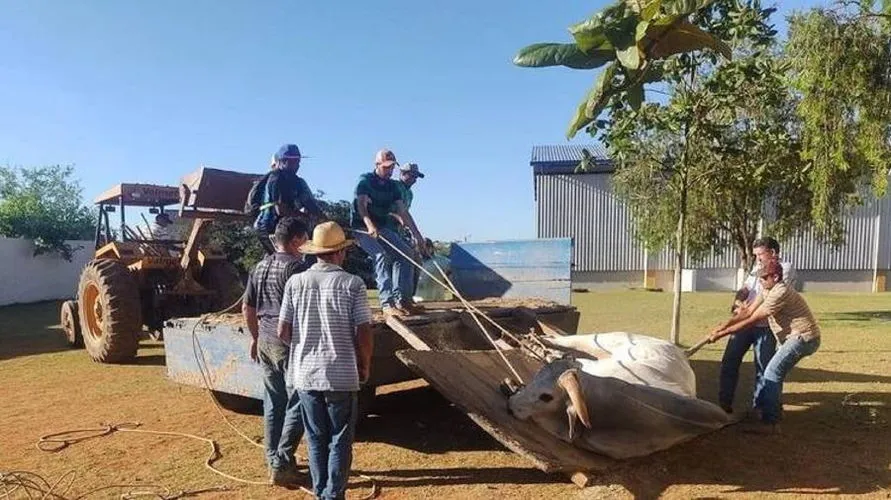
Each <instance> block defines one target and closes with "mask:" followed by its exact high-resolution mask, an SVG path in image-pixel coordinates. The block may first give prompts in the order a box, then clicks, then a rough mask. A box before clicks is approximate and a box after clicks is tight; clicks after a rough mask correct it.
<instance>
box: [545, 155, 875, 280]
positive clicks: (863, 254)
mask: <svg viewBox="0 0 891 500" xmlns="http://www.w3.org/2000/svg"><path fill="white" fill-rule="evenodd" d="M583 150H587V151H588V152H589V153H590V155H591V156H592V157H593V164H594V169H593V171H591V172H586V173H576V172H575V170H576V167H577V166H578V164H579V162H580V161H581V160H582V157H583V153H582V152H583ZM529 164H530V166H531V167H532V174H533V179H534V189H535V219H536V235H537V237H538V238H565V237H571V238H573V243H574V245H573V256H572V262H573V273H572V280H573V283H574V286H577V287H588V288H594V289H596V288H611V287H625V286H644V285H646V286H657V287H662V288H670V286H671V285H670V283H671V280H672V272H673V268H674V267H673V258H672V256H671V254H670V253H669V252H667V251H666V252H661V253H659V254H655V255H654V254H649V255H648V254H647V252H645V251H644V249H643V248H642V246H641V245H639V244H638V242H637V241H636V240H635V238H634V223H633V221H632V219H631V214H630V211H629V210H628V209H627V207H625V205H624V204H623V203H622V201H621V200H620V199H619V198H618V197H617V196H616V195H615V193H614V192H613V188H612V173H613V172H614V171H615V167H614V165H613V164H612V162H611V161H610V160H609V158H608V157H607V154H606V151H605V150H604V148H603V147H602V146H600V145H598V144H589V145H581V144H567V145H543V146H534V147H533V148H532V155H531V159H530V162H529ZM845 228H846V233H847V239H846V244H845V245H844V246H842V247H840V248H832V247H831V246H829V245H825V244H823V243H821V242H820V241H819V240H818V239H817V238H816V237H815V236H814V235H813V234H812V233H810V232H805V233H804V234H802V235H800V236H797V237H794V238H790V239H789V240H787V241H781V242H780V245H781V248H782V252H781V255H782V256H783V258H784V259H786V260H788V261H789V262H791V263H792V265H793V266H795V267H796V269H797V270H798V272H799V279H800V281H801V284H802V288H803V289H804V290H821V289H822V290H835V291H843V290H846V291H885V290H887V287H888V281H891V196H889V195H887V194H886V195H885V196H884V197H883V198H881V199H876V200H872V201H870V202H869V203H867V204H865V205H863V206H860V207H858V208H857V209H855V210H854V211H852V213H851V214H849V215H848V216H847V218H846V220H845ZM687 264H688V265H687V269H686V270H685V273H684V284H685V289H686V290H690V291H692V290H730V289H733V288H735V287H736V286H737V285H738V276H739V271H738V269H737V267H738V266H737V257H736V252H735V251H728V252H725V253H724V254H723V255H717V254H715V255H711V256H710V257H708V258H706V259H705V260H704V261H703V262H688V263H687Z"/></svg>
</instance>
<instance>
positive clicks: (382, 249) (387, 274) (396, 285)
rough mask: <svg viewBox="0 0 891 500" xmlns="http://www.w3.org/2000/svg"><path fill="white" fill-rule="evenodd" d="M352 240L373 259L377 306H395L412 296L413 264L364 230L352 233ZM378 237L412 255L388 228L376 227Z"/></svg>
mask: <svg viewBox="0 0 891 500" xmlns="http://www.w3.org/2000/svg"><path fill="white" fill-rule="evenodd" d="M354 234H355V237H356V242H357V243H359V246H360V247H362V250H365V253H367V254H368V256H369V257H370V258H371V259H372V260H374V280H375V282H376V283H377V290H378V298H379V299H380V303H381V307H383V306H397V305H399V304H400V303H402V302H408V301H410V300H411V299H412V295H413V293H414V287H413V283H414V266H413V265H412V263H411V262H409V261H408V260H407V259H406V258H405V257H403V256H401V255H399V254H398V253H397V252H396V251H395V250H393V247H391V246H390V245H388V244H386V243H385V242H383V241H378V240H376V239H374V238H372V237H371V236H368V235H367V234H364V233H359V232H355V233H354ZM378 234H379V235H380V237H381V238H386V239H387V241H389V242H390V243H392V244H393V245H395V246H396V247H397V248H399V250H400V251H401V252H402V253H404V254H405V255H408V256H409V257H411V256H413V255H414V253H415V251H414V249H413V248H412V247H411V246H410V245H409V244H408V243H407V242H406V241H405V240H404V239H402V237H401V236H399V234H398V233H396V231H393V230H392V229H389V228H378Z"/></svg>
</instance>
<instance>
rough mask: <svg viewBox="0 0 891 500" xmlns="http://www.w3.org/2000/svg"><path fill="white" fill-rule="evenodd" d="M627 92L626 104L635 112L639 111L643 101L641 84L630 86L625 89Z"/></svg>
mask: <svg viewBox="0 0 891 500" xmlns="http://www.w3.org/2000/svg"><path fill="white" fill-rule="evenodd" d="M627 92H628V104H630V105H631V108H632V109H634V110H635V111H637V110H638V109H640V105H641V104H643V101H644V87H643V83H640V84H638V85H632V86H631V87H629V88H628V89H627Z"/></svg>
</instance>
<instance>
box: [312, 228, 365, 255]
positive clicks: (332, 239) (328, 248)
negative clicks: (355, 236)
mask: <svg viewBox="0 0 891 500" xmlns="http://www.w3.org/2000/svg"><path fill="white" fill-rule="evenodd" d="M352 244H353V240H348V239H347V238H346V235H345V234H344V233H343V229H341V228H340V226H339V225H337V223H336V222H333V221H329V222H323V223H322V224H319V225H318V226H316V228H315V229H313V231H312V239H311V240H309V241H307V242H306V243H304V244H303V245H301V246H300V253H302V254H305V255H319V254H326V253H334V252H337V251H339V250H343V249H344V248H346V247H348V246H350V245H352Z"/></svg>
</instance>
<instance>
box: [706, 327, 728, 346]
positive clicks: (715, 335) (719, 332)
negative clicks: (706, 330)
mask: <svg viewBox="0 0 891 500" xmlns="http://www.w3.org/2000/svg"><path fill="white" fill-rule="evenodd" d="M724 335H725V332H724V329H723V328H716V329H715V330H713V331H712V333H711V335H709V336H708V343H709V344H714V343H715V342H717V341H718V340H719V339H720V338H721V337H723V336H724Z"/></svg>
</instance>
